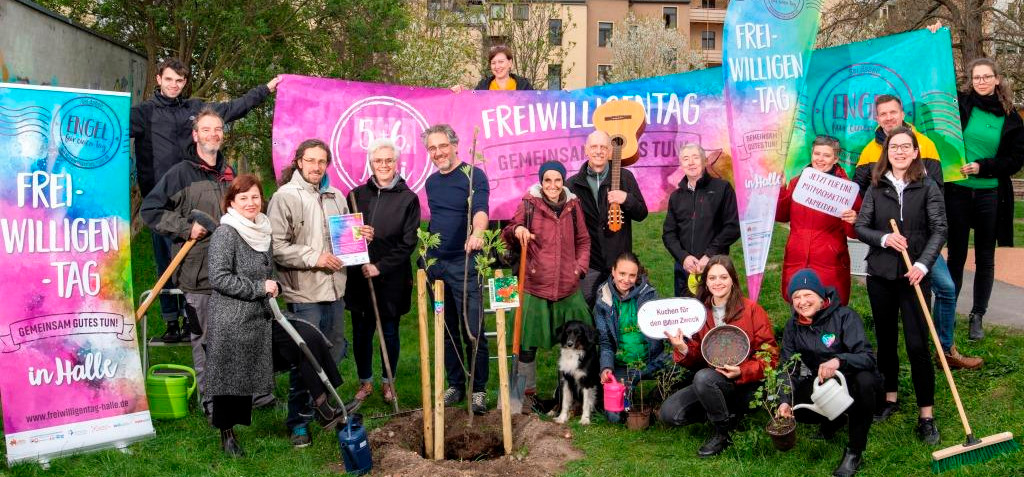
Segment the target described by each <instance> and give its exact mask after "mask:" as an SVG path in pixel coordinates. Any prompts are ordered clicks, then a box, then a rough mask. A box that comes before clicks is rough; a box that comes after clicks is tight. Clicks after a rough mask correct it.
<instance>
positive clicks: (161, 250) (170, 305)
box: [149, 230, 185, 323]
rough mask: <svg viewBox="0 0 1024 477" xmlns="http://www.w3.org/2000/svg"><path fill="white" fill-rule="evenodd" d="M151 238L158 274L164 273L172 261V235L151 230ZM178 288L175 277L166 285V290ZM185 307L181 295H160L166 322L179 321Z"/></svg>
mask: <svg viewBox="0 0 1024 477" xmlns="http://www.w3.org/2000/svg"><path fill="white" fill-rule="evenodd" d="M149 233H150V238H152V239H153V260H155V261H156V276H157V277H159V276H160V275H163V274H164V270H167V266H168V265H170V263H171V245H172V241H171V237H169V236H167V235H161V234H159V233H157V232H156V231H155V230H150V231H149ZM174 288H177V285H176V284H175V283H174V277H173V276H172V277H171V279H170V280H167V283H166V284H165V285H164V289H165V290H171V289H174ZM184 312H185V307H184V306H183V305H182V304H181V295H164V294H161V295H160V316H161V317H163V319H164V321H165V322H168V323H170V322H172V321H173V322H177V321H178V315H183V314H184Z"/></svg>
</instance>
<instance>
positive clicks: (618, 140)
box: [612, 136, 626, 147]
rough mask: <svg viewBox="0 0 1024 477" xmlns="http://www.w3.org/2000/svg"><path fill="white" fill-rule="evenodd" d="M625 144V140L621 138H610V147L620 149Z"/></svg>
mask: <svg viewBox="0 0 1024 477" xmlns="http://www.w3.org/2000/svg"><path fill="white" fill-rule="evenodd" d="M625 143H626V140H625V139H623V138H622V137H621V136H615V137H613V138H612V146H614V147H622V145H623V144H625Z"/></svg>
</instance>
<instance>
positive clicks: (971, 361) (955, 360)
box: [940, 345, 985, 369]
mask: <svg viewBox="0 0 1024 477" xmlns="http://www.w3.org/2000/svg"><path fill="white" fill-rule="evenodd" d="M984 362H985V360H983V359H981V358H978V357H974V356H964V355H962V354H960V352H959V351H957V349H956V345H953V346H951V347H950V348H949V353H946V363H947V364H949V369H978V368H980V367H981V365H982V364H983V363H984ZM940 366H941V365H940Z"/></svg>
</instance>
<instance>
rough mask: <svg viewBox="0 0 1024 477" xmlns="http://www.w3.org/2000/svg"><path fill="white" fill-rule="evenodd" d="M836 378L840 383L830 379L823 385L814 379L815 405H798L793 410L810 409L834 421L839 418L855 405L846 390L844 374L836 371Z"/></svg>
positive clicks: (812, 399) (812, 398)
mask: <svg viewBox="0 0 1024 477" xmlns="http://www.w3.org/2000/svg"><path fill="white" fill-rule="evenodd" d="M836 378H839V381H838V382H836V381H835V380H832V379H828V380H826V381H825V382H824V383H823V384H822V383H819V382H818V378H817V377H815V378H814V389H813V391H811V402H813V404H797V405H796V406H794V407H793V410H794V411H795V410H797V409H810V410H812V411H814V412H816V413H818V414H821V415H822V416H825V417H827V418H828V420H830V421H832V420H835V418H837V417H839V415H840V414H842V413H843V411H845V410H846V409H847V408H849V407H850V405H851V404H853V398H852V397H850V391H849V390H848V389H847V388H846V378H845V377H844V376H843V373H840V372H839V371H838V370H837V371H836Z"/></svg>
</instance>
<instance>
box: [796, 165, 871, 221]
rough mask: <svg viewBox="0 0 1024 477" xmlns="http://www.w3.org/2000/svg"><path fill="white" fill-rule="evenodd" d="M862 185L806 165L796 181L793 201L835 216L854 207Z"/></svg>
mask: <svg viewBox="0 0 1024 477" xmlns="http://www.w3.org/2000/svg"><path fill="white" fill-rule="evenodd" d="M858 191H860V187H859V186H858V185H857V184H856V183H855V182H853V181H848V180H846V179H840V178H838V177H836V176H834V175H832V174H826V173H824V172H821V171H819V170H817V169H815V168H813V167H805V168H804V171H803V172H801V173H800V180H798V181H796V188H795V190H794V191H793V202H796V203H797V204H800V205H802V206H804V207H808V208H811V209H814V210H817V211H819V212H824V213H826V214H828V215H831V216H833V217H839V216H841V215H843V212H845V211H847V210H850V209H852V208H853V204H854V202H856V201H857V192H858Z"/></svg>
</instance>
